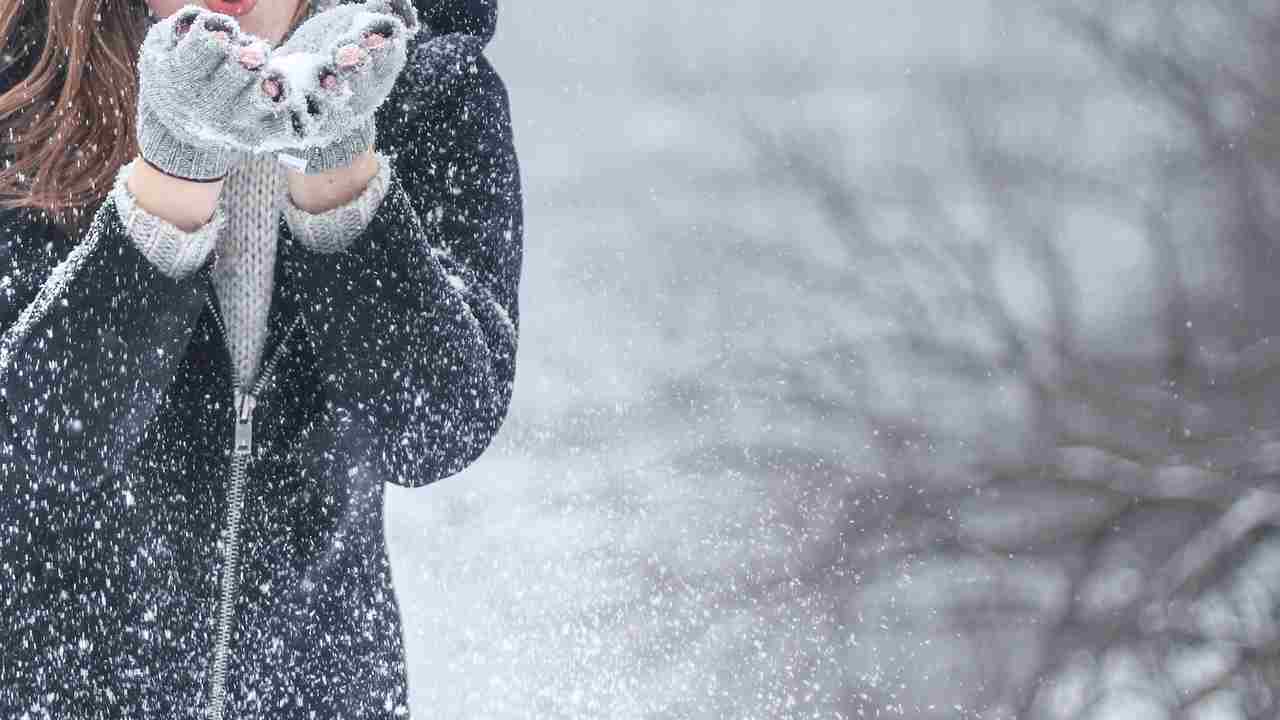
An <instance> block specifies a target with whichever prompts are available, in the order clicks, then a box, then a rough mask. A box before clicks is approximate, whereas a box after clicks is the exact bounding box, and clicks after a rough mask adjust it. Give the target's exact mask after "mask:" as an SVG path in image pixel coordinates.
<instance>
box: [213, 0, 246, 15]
mask: <svg viewBox="0 0 1280 720" xmlns="http://www.w3.org/2000/svg"><path fill="white" fill-rule="evenodd" d="M204 4H205V5H206V6H207V7H208V8H209V9H210V10H212V11H214V12H216V13H222V14H223V15H230V16H232V17H240V16H242V15H247V14H249V12H250V11H251V10H253V8H254V6H256V5H257V4H258V0H205V3H204Z"/></svg>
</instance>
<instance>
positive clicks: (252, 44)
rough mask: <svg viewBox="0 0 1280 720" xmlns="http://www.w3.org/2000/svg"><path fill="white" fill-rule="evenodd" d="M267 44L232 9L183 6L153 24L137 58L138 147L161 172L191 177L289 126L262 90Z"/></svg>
mask: <svg viewBox="0 0 1280 720" xmlns="http://www.w3.org/2000/svg"><path fill="white" fill-rule="evenodd" d="M270 55H271V48H270V46H269V45H268V44H267V42H266V41H265V40H263V39H261V38H257V37H254V36H252V35H249V34H248V33H244V32H241V30H240V27H239V25H238V24H237V23H236V21H235V19H234V18H232V17H231V16H229V15H223V14H221V13H215V12H211V11H209V10H205V9H203V8H201V7H199V6H196V5H186V6H184V7H182V8H181V9H180V10H178V11H177V12H175V13H173V14H172V15H170V16H169V17H167V18H165V19H164V20H161V21H159V22H156V23H154V24H152V25H151V27H150V29H149V30H148V31H147V35H146V37H145V38H144V39H143V41H142V47H141V48H140V50H139V57H138V120H137V128H138V147H139V149H140V151H141V154H142V157H143V158H144V159H145V160H146V161H147V162H149V163H151V164H152V165H155V166H156V167H158V168H160V169H161V170H162V171H164V172H166V173H169V174H171V175H175V176H177V177H181V178H186V179H191V180H212V179H216V178H220V177H223V176H225V175H226V174H227V172H228V170H229V169H230V167H231V165H232V164H233V162H235V161H236V160H237V159H238V158H243V157H244V156H245V153H247V152H250V151H252V150H254V149H255V148H257V147H258V146H259V145H260V144H261V143H262V141H263V140H264V139H265V138H267V137H272V136H279V135H281V134H282V133H284V132H286V131H287V129H288V127H289V116H288V114H287V113H284V112H282V110H281V108H280V106H279V104H278V103H277V102H275V101H273V100H272V98H270V97H267V95H266V94H265V93H264V91H263V89H262V69H263V67H264V66H265V65H266V63H267V61H268V59H269V57H270Z"/></svg>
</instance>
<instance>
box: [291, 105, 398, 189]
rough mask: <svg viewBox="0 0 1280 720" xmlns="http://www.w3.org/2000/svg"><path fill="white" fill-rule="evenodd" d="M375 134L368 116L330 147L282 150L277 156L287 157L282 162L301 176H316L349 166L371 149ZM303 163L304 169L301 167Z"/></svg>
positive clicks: (372, 120) (372, 121)
mask: <svg viewBox="0 0 1280 720" xmlns="http://www.w3.org/2000/svg"><path fill="white" fill-rule="evenodd" d="M377 132H378V128H377V124H376V123H375V122H374V118H373V116H372V115H370V116H369V117H368V118H367V119H366V120H365V121H364V122H363V123H361V124H360V125H359V126H358V127H356V128H355V129H354V130H352V131H351V132H350V133H348V134H347V135H345V136H343V137H342V138H340V139H338V140H337V141H335V142H334V143H332V144H330V145H326V146H323V147H312V148H305V149H302V148H296V149H289V150H283V151H281V152H280V153H279V155H287V156H289V157H287V158H284V159H283V160H282V162H284V163H285V164H286V165H288V166H289V167H291V168H293V169H295V170H298V171H299V172H301V173H302V174H304V175H318V174H320V173H323V172H328V171H330V170H336V169H338V168H343V167H347V166H349V165H351V163H353V162H355V159H356V157H357V156H359V155H360V154H362V153H363V152H364V151H366V150H368V149H369V148H371V147H373V144H374V141H375V140H376V138H377ZM304 162H305V163H306V165H305V167H304V166H303V165H302V163H304Z"/></svg>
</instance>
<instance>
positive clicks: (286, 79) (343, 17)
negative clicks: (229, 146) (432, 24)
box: [260, 0, 421, 174]
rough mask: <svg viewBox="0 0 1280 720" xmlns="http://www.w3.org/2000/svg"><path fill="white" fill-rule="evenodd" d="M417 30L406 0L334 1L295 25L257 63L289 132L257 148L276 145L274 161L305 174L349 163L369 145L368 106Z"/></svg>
mask: <svg viewBox="0 0 1280 720" xmlns="http://www.w3.org/2000/svg"><path fill="white" fill-rule="evenodd" d="M420 29H421V25H420V23H419V22H418V14H417V11H416V10H415V9H414V6H413V3H412V2H410V1H409V0H366V1H365V2H361V3H355V4H348V5H338V6H337V7H334V8H331V9H329V10H325V11H324V12H321V13H318V14H316V15H315V16H313V17H312V18H310V19H309V20H307V21H306V22H305V23H303V24H302V25H300V26H298V28H297V29H296V30H294V31H293V34H292V35H291V36H290V37H289V40H288V41H287V42H285V43H284V44H283V45H281V46H280V47H279V48H277V49H276V51H275V54H274V55H273V57H272V59H271V60H270V61H269V62H268V63H267V67H266V69H265V70H264V73H265V77H266V80H265V83H266V84H267V85H266V86H267V87H268V88H269V89H268V90H267V93H268V95H272V94H273V93H274V90H275V89H276V88H278V90H279V96H278V100H279V102H281V103H283V104H284V105H285V106H287V108H288V110H289V112H288V113H287V114H288V115H289V116H290V118H291V121H292V124H293V128H292V129H293V133H291V134H289V133H286V134H285V135H284V136H272V137H268V138H267V139H266V140H265V142H263V144H262V146H261V148H260V149H261V150H262V151H266V152H274V151H283V152H280V158H281V160H282V162H285V163H286V164H288V165H290V166H292V167H294V169H297V170H300V171H302V172H304V173H307V174H315V173H319V172H324V171H326V170H331V169H334V168H338V167H345V166H347V165H350V164H351V162H352V161H353V160H354V159H355V157H356V156H357V155H359V154H360V153H362V152H364V151H365V150H367V149H368V148H369V147H371V146H372V145H373V142H374V131H375V126H374V119H373V117H374V115H373V114H374V111H375V110H377V109H378V106H380V105H381V104H382V102H383V101H384V100H386V98H387V95H389V94H390V93H391V89H392V88H393V87H394V86H395V83H396V79H397V78H398V77H399V75H400V72H401V71H402V70H403V69H404V66H405V63H406V61H407V59H408V42H409V40H410V39H411V38H412V37H413V36H415V35H416V34H417V33H418V31H419V30H420ZM273 82H274V83H278V85H276V86H272V85H270V83H273ZM304 163H305V165H304Z"/></svg>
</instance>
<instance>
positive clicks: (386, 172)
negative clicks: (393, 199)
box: [284, 151, 392, 253]
mask: <svg viewBox="0 0 1280 720" xmlns="http://www.w3.org/2000/svg"><path fill="white" fill-rule="evenodd" d="M374 156H375V157H376V158H377V159H378V174H377V175H374V176H373V178H372V179H371V180H369V185H368V187H366V188H365V189H364V191H363V192H361V193H360V194H359V195H358V196H356V197H355V198H354V199H352V200H351V201H350V202H348V203H347V204H345V205H340V206H338V207H336V208H333V209H332V210H326V211H325V212H321V213H309V212H307V211H306V210H303V209H301V208H299V207H298V206H297V205H294V204H293V202H292V201H288V202H286V203H285V205H284V217H285V221H286V222H288V223H289V230H290V232H292V234H293V238H294V239H295V240H297V241H298V242H299V243H301V244H302V245H303V246H304V247H306V248H307V249H309V250H312V251H314V252H318V253H335V252H340V251H342V250H346V249H347V248H348V247H350V246H351V243H352V242H353V241H354V240H355V239H356V238H357V237H358V236H359V235H360V231H361V230H362V229H363V228H364V227H365V226H366V225H368V224H369V219H370V218H372V217H373V214H374V213H375V212H377V210H378V206H379V205H381V204H382V199H383V197H384V196H385V195H386V193H387V188H388V187H390V185H391V171H392V164H391V159H390V158H388V157H387V156H386V155H383V154H382V153H380V152H376V151H375V152H374Z"/></svg>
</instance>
